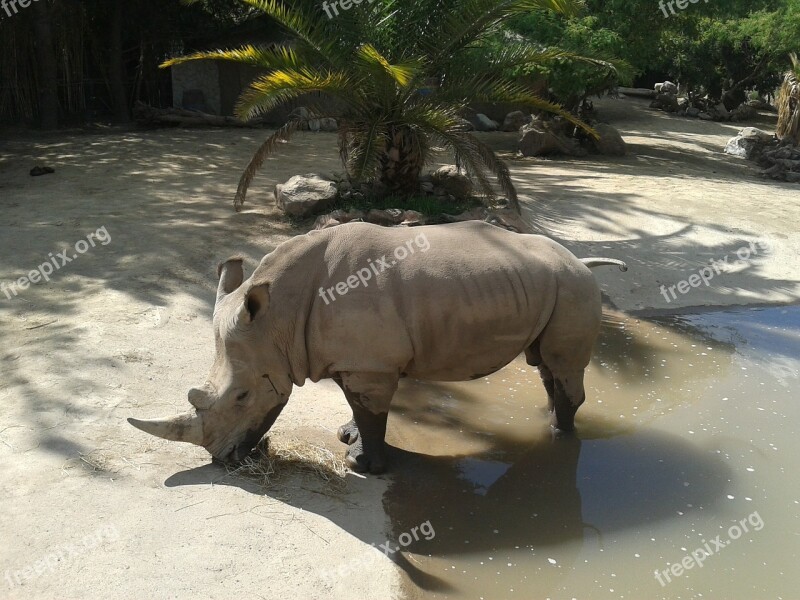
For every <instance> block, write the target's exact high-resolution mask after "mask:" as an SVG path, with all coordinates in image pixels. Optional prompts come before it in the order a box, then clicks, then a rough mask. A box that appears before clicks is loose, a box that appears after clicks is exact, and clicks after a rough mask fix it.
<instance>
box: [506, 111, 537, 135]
mask: <svg viewBox="0 0 800 600" xmlns="http://www.w3.org/2000/svg"><path fill="white" fill-rule="evenodd" d="M530 122H531V116H530V115H526V114H525V113H524V112H522V111H521V110H515V111H514V112H510V113H508V114H507V115H506V118H505V119H504V120H503V126H502V127H501V129H502V130H503V131H519V129H520V127H522V126H523V125H527V124H528V123H530Z"/></svg>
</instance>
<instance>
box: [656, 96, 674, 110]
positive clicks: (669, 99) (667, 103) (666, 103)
mask: <svg viewBox="0 0 800 600" xmlns="http://www.w3.org/2000/svg"><path fill="white" fill-rule="evenodd" d="M650 108H658V109H660V110H665V111H667V112H675V111H676V110H678V97H677V96H675V95H673V94H657V95H656V99H655V100H653V101H652V102H651V103H650Z"/></svg>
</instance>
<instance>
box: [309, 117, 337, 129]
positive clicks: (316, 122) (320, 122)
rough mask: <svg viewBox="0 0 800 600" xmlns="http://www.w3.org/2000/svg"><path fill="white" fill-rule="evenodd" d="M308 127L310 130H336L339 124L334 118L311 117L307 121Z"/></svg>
mask: <svg viewBox="0 0 800 600" xmlns="http://www.w3.org/2000/svg"><path fill="white" fill-rule="evenodd" d="M308 128H309V129H310V130H311V131H336V130H338V129H339V124H338V123H337V122H336V119H332V118H330V117H324V118H322V119H312V120H311V121H309V122H308Z"/></svg>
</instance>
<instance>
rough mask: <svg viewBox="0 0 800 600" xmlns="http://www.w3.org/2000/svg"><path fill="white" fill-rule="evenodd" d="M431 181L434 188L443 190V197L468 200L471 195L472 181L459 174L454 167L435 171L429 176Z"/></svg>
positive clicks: (449, 166)
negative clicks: (448, 196) (449, 196)
mask: <svg viewBox="0 0 800 600" xmlns="http://www.w3.org/2000/svg"><path fill="white" fill-rule="evenodd" d="M431 180H432V181H433V184H434V185H435V186H436V187H439V188H441V189H443V190H444V192H445V194H444V195H451V196H455V197H456V198H460V199H463V198H469V197H470V196H471V195H472V193H473V186H472V181H470V179H469V177H467V176H466V175H464V174H463V173H460V172H459V171H458V168H457V167H456V166H455V165H446V166H444V167H440V168H438V169H436V171H434V172H433V173H432V174H431ZM422 185H424V183H423V184H422Z"/></svg>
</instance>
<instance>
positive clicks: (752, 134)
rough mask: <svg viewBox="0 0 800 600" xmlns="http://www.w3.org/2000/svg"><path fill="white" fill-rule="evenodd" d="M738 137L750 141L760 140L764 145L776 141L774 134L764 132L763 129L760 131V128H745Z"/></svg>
mask: <svg viewBox="0 0 800 600" xmlns="http://www.w3.org/2000/svg"><path fill="white" fill-rule="evenodd" d="M738 137H741V138H745V139H748V140H758V141H759V142H761V143H763V144H766V143H767V142H771V141H772V140H773V139H775V136H774V135H773V134H772V133H769V132H767V131H764V130H763V129H759V128H758V127H745V128H744V129H742V130H741V131H740V132H739V136H738Z"/></svg>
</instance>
